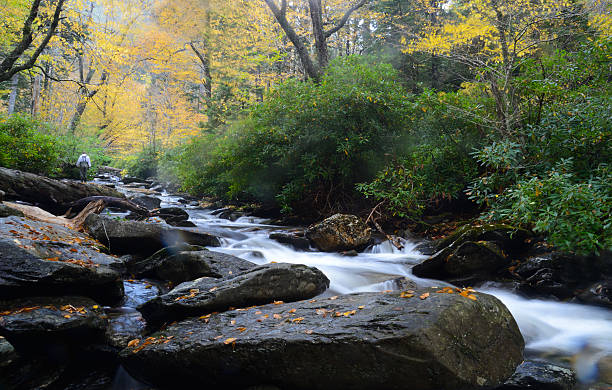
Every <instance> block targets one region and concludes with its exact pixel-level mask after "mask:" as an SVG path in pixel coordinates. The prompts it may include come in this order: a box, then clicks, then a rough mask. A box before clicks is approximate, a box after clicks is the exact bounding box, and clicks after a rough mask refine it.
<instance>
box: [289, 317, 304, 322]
mask: <svg viewBox="0 0 612 390" xmlns="http://www.w3.org/2000/svg"><path fill="white" fill-rule="evenodd" d="M302 321H304V317H298V318H294V319H292V320H291V322H293V323H298V324H299V323H300V322H302Z"/></svg>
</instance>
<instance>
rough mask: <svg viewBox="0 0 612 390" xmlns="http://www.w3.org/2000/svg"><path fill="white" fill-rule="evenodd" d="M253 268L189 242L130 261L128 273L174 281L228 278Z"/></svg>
mask: <svg viewBox="0 0 612 390" xmlns="http://www.w3.org/2000/svg"><path fill="white" fill-rule="evenodd" d="M253 267H255V264H254V263H251V262H250V261H246V260H243V259H241V258H238V257H236V256H232V255H226V254H225V253H219V252H213V251H209V250H207V249H205V248H202V247H194V246H189V245H183V246H176V247H168V248H164V249H161V250H160V251H158V252H157V253H155V254H153V255H152V256H151V257H148V258H146V259H144V260H140V261H135V262H132V263H131V264H130V266H129V271H130V273H133V274H134V275H137V276H139V277H148V278H154V279H158V280H165V281H170V282H172V283H174V284H178V283H182V282H185V281H187V280H193V279H196V278H200V277H203V276H209V277H213V278H221V277H231V276H232V275H237V274H239V273H241V272H243V271H246V270H248V269H251V268H253Z"/></svg>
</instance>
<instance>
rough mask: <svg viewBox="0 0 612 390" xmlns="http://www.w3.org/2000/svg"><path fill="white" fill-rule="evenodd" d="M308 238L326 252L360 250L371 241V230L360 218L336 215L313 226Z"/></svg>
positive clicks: (307, 235)
mask: <svg viewBox="0 0 612 390" xmlns="http://www.w3.org/2000/svg"><path fill="white" fill-rule="evenodd" d="M306 237H307V238H308V239H309V240H310V242H311V243H312V244H313V245H314V246H316V247H317V248H318V249H319V250H322V251H324V252H337V251H346V250H351V249H355V250H360V249H362V248H364V247H365V246H366V245H367V244H368V242H369V241H370V237H371V229H370V228H369V227H368V226H367V225H366V224H365V223H364V222H363V221H362V220H361V219H360V218H359V217H356V216H354V215H348V214H335V215H332V216H331V217H329V218H327V219H325V220H323V221H322V222H319V223H317V224H314V225H311V226H310V227H309V228H308V230H307V231H306Z"/></svg>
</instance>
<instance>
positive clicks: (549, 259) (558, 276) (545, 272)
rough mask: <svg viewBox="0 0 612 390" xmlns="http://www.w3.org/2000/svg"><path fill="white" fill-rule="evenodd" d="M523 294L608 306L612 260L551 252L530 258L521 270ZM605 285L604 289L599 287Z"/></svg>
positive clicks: (518, 271) (602, 256)
mask: <svg viewBox="0 0 612 390" xmlns="http://www.w3.org/2000/svg"><path fill="white" fill-rule="evenodd" d="M516 275H517V276H518V278H519V280H520V282H521V286H520V291H521V292H522V293H524V294H528V295H534V296H549V295H552V296H554V297H556V298H559V299H569V298H572V297H574V296H576V295H577V297H576V298H577V299H578V300H582V301H585V302H589V303H594V304H600V305H603V306H608V305H609V303H607V302H610V295H609V291H610V290H609V287H607V286H609V282H606V281H607V280H610V279H612V257H611V256H610V254H609V253H608V252H605V253H602V254H601V255H600V256H594V255H592V256H580V255H576V254H571V253H562V252H557V251H550V250H549V252H546V253H541V254H538V255H535V256H531V257H528V258H527V259H526V260H524V261H523V262H522V263H521V264H520V265H519V266H518V267H517V268H516ZM599 285H601V288H599V287H598V286H599Z"/></svg>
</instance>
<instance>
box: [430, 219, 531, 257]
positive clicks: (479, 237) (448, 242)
mask: <svg viewBox="0 0 612 390" xmlns="http://www.w3.org/2000/svg"><path fill="white" fill-rule="evenodd" d="M532 236H533V234H532V233H531V232H530V231H528V230H525V229H522V228H517V227H514V226H511V225H506V224H486V225H481V226H473V225H469V224H468V225H463V226H461V227H459V228H458V229H457V230H455V231H454V232H453V233H452V234H451V235H449V236H448V237H446V238H443V239H441V240H439V241H437V242H436V243H435V245H436V250H437V251H440V250H442V249H443V248H446V247H454V248H458V247H459V246H461V244H463V243H465V242H467V241H473V242H477V241H490V242H494V243H495V244H496V245H498V246H499V247H500V248H501V249H503V250H504V251H507V252H516V251H520V250H522V249H525V248H526V247H527V246H528V245H527V244H526V243H525V240H526V239H527V238H530V237H532Z"/></svg>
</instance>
